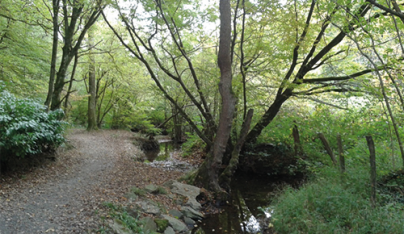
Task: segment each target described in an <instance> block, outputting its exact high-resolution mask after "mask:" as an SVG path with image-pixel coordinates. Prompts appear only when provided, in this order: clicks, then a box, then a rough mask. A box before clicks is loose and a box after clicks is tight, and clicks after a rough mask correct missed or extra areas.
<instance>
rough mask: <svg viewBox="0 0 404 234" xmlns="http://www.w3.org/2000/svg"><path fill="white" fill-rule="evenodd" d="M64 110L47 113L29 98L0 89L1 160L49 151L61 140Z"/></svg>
mask: <svg viewBox="0 0 404 234" xmlns="http://www.w3.org/2000/svg"><path fill="white" fill-rule="evenodd" d="M62 117H63V111H62V110H57V111H53V112H49V113H47V112H46V111H45V107H44V106H43V105H41V104H39V103H37V102H35V101H33V100H31V99H19V98H16V97H15V96H14V95H12V94H10V93H9V92H7V91H3V92H1V93H0V150H1V158H0V161H2V162H6V161H9V160H10V159H12V158H24V157H25V156H31V155H37V154H40V153H42V152H46V151H52V150H54V149H55V148H56V147H57V146H59V145H60V144H61V143H62V142H63V141H64V137H63V130H64V122H63V121H60V119H61V118H62Z"/></svg>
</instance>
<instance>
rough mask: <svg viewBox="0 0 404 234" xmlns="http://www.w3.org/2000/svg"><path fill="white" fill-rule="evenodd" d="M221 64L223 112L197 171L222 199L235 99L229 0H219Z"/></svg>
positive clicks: (199, 176) (219, 55)
mask: <svg viewBox="0 0 404 234" xmlns="http://www.w3.org/2000/svg"><path fill="white" fill-rule="evenodd" d="M218 63H219V68H220V83H219V91H220V95H221V97H222V104H221V113H220V118H219V126H218V129H217V132H216V137H215V139H214V142H213V147H212V148H211V150H210V152H209V154H208V156H207V158H206V160H205V162H204V164H203V165H202V166H201V168H200V169H199V171H198V176H197V179H198V180H199V181H202V182H203V183H205V184H206V183H207V187H208V189H210V190H212V191H213V192H214V193H215V196H216V197H217V198H218V199H219V200H225V199H227V198H226V197H225V196H226V195H227V194H226V192H225V191H224V190H223V189H222V188H221V187H220V185H219V173H220V171H219V170H220V168H221V166H222V160H223V154H224V152H225V150H226V146H227V142H228V139H229V137H230V133H231V128H232V120H233V114H234V110H235V99H234V96H233V93H232V71H231V8H230V0H220V43H219V54H218Z"/></svg>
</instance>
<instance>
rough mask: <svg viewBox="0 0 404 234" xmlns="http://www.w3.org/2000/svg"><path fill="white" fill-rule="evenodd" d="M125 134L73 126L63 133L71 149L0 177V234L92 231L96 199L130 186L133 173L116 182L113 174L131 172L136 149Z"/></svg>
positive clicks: (99, 201)
mask: <svg viewBox="0 0 404 234" xmlns="http://www.w3.org/2000/svg"><path fill="white" fill-rule="evenodd" d="M130 137H131V135H130V133H129V132H124V131H98V132H95V133H88V132H86V131H84V130H74V131H73V132H71V133H70V134H69V137H68V142H69V144H71V145H72V146H73V149H70V150H65V151H62V152H59V153H58V160H57V162H55V163H51V164H49V165H47V166H45V167H44V168H39V169H36V170H35V171H34V172H31V173H28V174H26V175H24V176H23V177H22V178H18V179H13V180H7V179H4V178H3V179H2V180H0V186H1V187H0V234H11V233H13V234H14V233H16V234H22V233H92V232H95V230H96V229H97V228H99V225H100V224H99V223H98V222H99V219H97V212H98V209H100V204H101V203H102V201H107V200H108V199H116V197H117V196H118V195H116V194H118V193H124V191H125V190H126V189H127V188H128V187H130V186H132V185H133V184H135V185H136V180H135V179H131V178H134V177H133V176H134V175H126V176H127V179H126V180H123V181H121V182H119V181H116V176H122V174H118V175H117V174H116V173H122V171H125V170H126V171H128V172H131V171H136V170H135V169H134V168H135V166H136V165H135V164H133V163H135V162H134V160H133V156H134V155H135V154H140V151H139V150H138V149H137V148H136V147H135V146H134V145H133V144H131V140H130ZM122 166H125V167H126V169H125V170H120V169H119V168H120V167H122ZM126 174H128V173H126ZM128 178H129V179H128ZM120 179H122V178H120ZM128 181H130V182H131V183H128ZM114 185H115V186H116V187H117V188H113V187H114ZM104 188H105V189H104ZM105 194H106V195H108V194H109V195H110V196H109V197H103V195H105ZM121 196H122V195H121Z"/></svg>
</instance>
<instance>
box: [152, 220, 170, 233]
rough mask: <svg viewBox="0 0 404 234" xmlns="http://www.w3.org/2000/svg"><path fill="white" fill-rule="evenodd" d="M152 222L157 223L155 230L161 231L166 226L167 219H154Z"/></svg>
mask: <svg viewBox="0 0 404 234" xmlns="http://www.w3.org/2000/svg"><path fill="white" fill-rule="evenodd" d="M154 222H155V223H156V225H157V231H158V232H163V231H164V230H166V228H167V227H168V220H167V219H155V220H154Z"/></svg>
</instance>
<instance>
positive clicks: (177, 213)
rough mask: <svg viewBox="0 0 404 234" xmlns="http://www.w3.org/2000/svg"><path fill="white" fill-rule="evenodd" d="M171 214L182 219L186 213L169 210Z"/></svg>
mask: <svg viewBox="0 0 404 234" xmlns="http://www.w3.org/2000/svg"><path fill="white" fill-rule="evenodd" d="M168 213H169V214H170V215H171V216H173V217H175V218H177V219H182V217H183V216H184V214H182V213H181V212H180V211H178V210H170V211H169V212H168Z"/></svg>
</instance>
